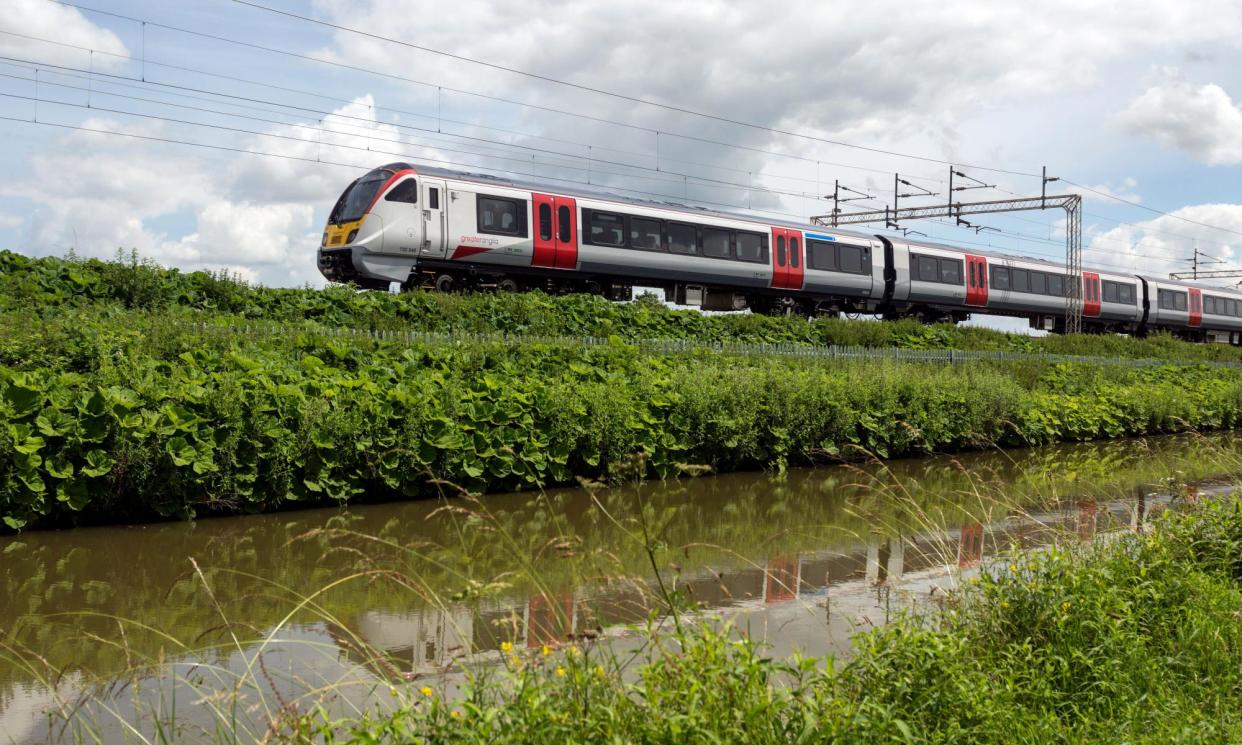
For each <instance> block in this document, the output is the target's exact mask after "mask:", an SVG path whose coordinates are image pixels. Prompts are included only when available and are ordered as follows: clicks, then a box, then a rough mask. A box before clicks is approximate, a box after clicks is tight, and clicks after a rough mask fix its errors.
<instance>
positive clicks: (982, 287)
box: [966, 254, 988, 306]
mask: <svg viewBox="0 0 1242 745" xmlns="http://www.w3.org/2000/svg"><path fill="white" fill-rule="evenodd" d="M966 304H967V305H976V306H984V305H987V304H988V260H987V258H985V257H983V256H973V255H971V254H966Z"/></svg>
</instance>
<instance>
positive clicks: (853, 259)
mask: <svg viewBox="0 0 1242 745" xmlns="http://www.w3.org/2000/svg"><path fill="white" fill-rule="evenodd" d="M837 251H838V256H839V257H840V267H841V271H843V272H847V273H849V274H866V270H865V269H864V268H863V250H862V249H861V248H859V247H858V246H845V245H842V246H837Z"/></svg>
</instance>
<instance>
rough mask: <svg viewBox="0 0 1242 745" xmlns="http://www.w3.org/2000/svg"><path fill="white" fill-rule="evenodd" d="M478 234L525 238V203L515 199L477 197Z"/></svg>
mask: <svg viewBox="0 0 1242 745" xmlns="http://www.w3.org/2000/svg"><path fill="white" fill-rule="evenodd" d="M478 221H479V222H478V225H479V232H480V233H493V234H496V235H513V236H521V237H523V238H525V237H526V203H525V202H524V201H521V200H517V199H499V198H496V197H482V196H481V197H479V200H478Z"/></svg>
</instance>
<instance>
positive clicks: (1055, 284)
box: [1048, 274, 1065, 297]
mask: <svg viewBox="0 0 1242 745" xmlns="http://www.w3.org/2000/svg"><path fill="white" fill-rule="evenodd" d="M1048 294H1049V295H1055V296H1057V297H1064V296H1065V277H1062V276H1061V275H1060V274H1050V275H1048Z"/></svg>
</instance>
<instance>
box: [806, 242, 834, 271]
mask: <svg viewBox="0 0 1242 745" xmlns="http://www.w3.org/2000/svg"><path fill="white" fill-rule="evenodd" d="M806 261H807V265H808V266H809V267H811V268H812V269H815V270H817V271H821V272H835V271H836V270H837V252H836V246H834V245H832V244H831V243H825V242H824V241H807V242H806Z"/></svg>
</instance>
